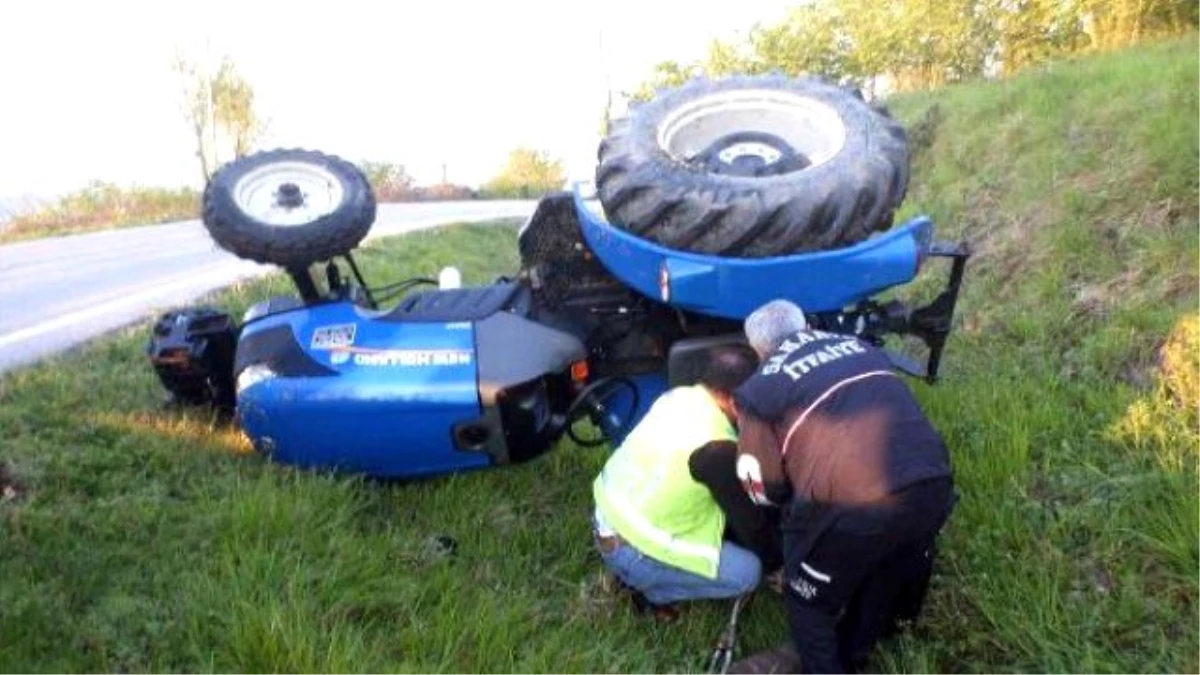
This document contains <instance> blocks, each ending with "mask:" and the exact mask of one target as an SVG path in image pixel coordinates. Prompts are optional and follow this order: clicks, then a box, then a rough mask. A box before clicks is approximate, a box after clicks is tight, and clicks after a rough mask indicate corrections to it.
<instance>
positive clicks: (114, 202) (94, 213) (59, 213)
mask: <svg viewBox="0 0 1200 675" xmlns="http://www.w3.org/2000/svg"><path fill="white" fill-rule="evenodd" d="M199 213H200V195H199V194H198V193H197V192H196V191H194V190H190V189H188V188H179V189H176V190H170V189H166V188H146V187H134V188H122V187H118V186H116V185H112V184H109V183H94V184H93V185H91V186H89V187H87V188H84V189H82V190H77V191H75V192H72V193H70V194H67V195H64V196H63V197H60V198H59V199H58V200H56V201H54V202H52V203H50V204H47V205H46V206H43V207H41V208H37V209H33V210H31V211H28V212H25V213H19V214H17V215H15V216H13V218H12V220H10V221H9V222H8V223H6V224H5V226H4V227H3V229H0V244H7V243H12V242H14V241H23V240H27V239H39V238H42V237H57V236H60V235H65V234H79V233H82V232H94V231H96V230H111V229H117V228H122V227H132V226H136V225H156V224H159V223H169V222H174V221H177V220H188V219H191V218H198V217H199Z"/></svg>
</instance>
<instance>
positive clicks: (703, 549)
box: [592, 385, 737, 579]
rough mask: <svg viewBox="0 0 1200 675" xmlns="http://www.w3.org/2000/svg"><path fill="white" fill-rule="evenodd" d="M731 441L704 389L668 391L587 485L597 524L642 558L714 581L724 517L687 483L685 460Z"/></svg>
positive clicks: (700, 488)
mask: <svg viewBox="0 0 1200 675" xmlns="http://www.w3.org/2000/svg"><path fill="white" fill-rule="evenodd" d="M736 439H737V435H736V433H735V432H734V429H733V425H731V424H730V422H729V420H728V418H726V417H725V414H724V413H722V412H721V409H720V408H719V407H717V402H716V400H714V399H713V397H712V395H711V394H709V393H708V391H707V390H706V389H705V388H704V387H702V386H700V385H695V386H691V387H676V388H675V389H672V390H670V391H668V392H667V393H665V394H663V395H662V396H661V397H659V399H658V400H657V401H655V402H654V405H653V406H651V408H650V410H649V411H648V412H647V413H646V416H645V417H644V418H642V421H641V422H640V423H638V425H637V427H635V428H634V429H633V431H632V432H630V434H629V436H627V437H626V439H625V442H624V443H622V444H621V447H619V448H617V450H616V452H614V453H613V455H612V457H610V458H609V460H608V463H607V464H605V466H604V470H603V471H601V473H600V475H599V476H598V477H597V478H596V480H595V482H594V483H593V484H592V494H593V495H594V497H595V499H596V509H597V511H599V515H600V517H601V518H602V519H603V521H604V522H605V523H606V524H607V525H608V526H609V527H611V528H612V529H613V530H615V531H616V532H617V534H619V535H620V536H621V537H622V538H623V539H625V540H626V541H628V542H629V543H630V544H632V545H633V547H634V548H636V549H638V550H639V551H641V552H642V553H644V554H645V555H648V556H650V557H651V558H654V559H655V560H658V561H660V562H663V563H666V564H668V565H672V566H674V567H678V568H680V569H684V570H687V571H689V572H692V573H695V574H699V575H701V576H703V577H706V578H709V579H715V578H716V577H717V567H718V563H719V562H720V556H721V539H722V536H723V535H724V532H725V514H724V513H723V512H722V511H721V507H720V506H718V505H717V503H716V501H715V500H714V499H713V496H712V493H711V492H709V490H708V488H707V487H706V486H704V485H703V484H701V483H699V482H697V481H696V480H695V479H694V478H692V474H691V471H690V470H689V468H688V458H689V457H690V456H691V454H692V452H693V451H694V450H696V449H698V448H700V447H701V446H703V445H705V444H706V443H711V442H713V441H721V440H730V441H732V440H736Z"/></svg>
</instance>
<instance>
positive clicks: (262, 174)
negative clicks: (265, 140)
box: [203, 150, 375, 267]
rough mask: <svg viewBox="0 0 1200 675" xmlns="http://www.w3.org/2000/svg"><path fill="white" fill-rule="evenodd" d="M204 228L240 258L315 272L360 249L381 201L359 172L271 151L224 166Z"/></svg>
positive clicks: (309, 154)
mask: <svg viewBox="0 0 1200 675" xmlns="http://www.w3.org/2000/svg"><path fill="white" fill-rule="evenodd" d="M203 213H204V226H205V227H206V228H208V232H209V234H210V235H211V236H212V238H213V241H215V242H217V244H218V245H219V246H221V248H224V249H225V250H227V251H229V252H230V253H233V254H234V255H236V256H239V257H242V258H246V259H249V260H254V261H256V262H260V263H269V264H273V265H280V266H283V267H308V266H309V265H312V264H313V263H317V262H321V261H324V260H329V259H330V258H333V257H335V256H339V255H344V254H346V253H348V252H350V251H351V250H353V249H354V247H355V246H358V243H359V242H360V241H362V239H363V237H365V236H366V235H367V232H368V231H370V229H371V224H372V223H373V222H374V221H375V196H374V194H373V193H372V192H371V187H370V185H369V184H368V183H367V179H366V177H365V176H364V175H363V173H362V171H361V170H359V168H358V167H356V166H354V165H353V164H351V163H350V162H347V161H345V160H343V159H340V158H338V157H333V156H330V155H325V154H322V153H320V152H315V151H311V150H269V151H266V152H259V153H255V154H253V155H248V156H246V157H243V158H241V159H237V160H234V161H233V162H230V163H229V164H226V165H225V166H223V167H221V169H220V170H219V171H217V172H216V173H215V174H214V175H213V177H212V179H211V180H210V181H209V183H208V185H207V186H206V187H205V189H204V208H203Z"/></svg>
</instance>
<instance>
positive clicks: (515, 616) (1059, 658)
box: [0, 37, 1200, 672]
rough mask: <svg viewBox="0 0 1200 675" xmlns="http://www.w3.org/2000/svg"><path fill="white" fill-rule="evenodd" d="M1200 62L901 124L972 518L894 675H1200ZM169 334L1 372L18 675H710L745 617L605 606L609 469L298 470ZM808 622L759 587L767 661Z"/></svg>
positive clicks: (474, 239)
mask: <svg viewBox="0 0 1200 675" xmlns="http://www.w3.org/2000/svg"><path fill="white" fill-rule="evenodd" d="M1197 70H1198V63H1197V49H1196V40H1195V38H1194V37H1192V38H1189V39H1188V40H1185V41H1179V42H1174V43H1170V44H1166V45H1162V46H1155V47H1146V48H1142V49H1139V50H1137V51H1132V52H1126V53H1121V54H1112V55H1106V56H1101V57H1096V58H1090V59H1081V60H1078V61H1077V62H1069V63H1068V62H1063V63H1058V64H1054V65H1051V66H1047V67H1045V68H1042V69H1040V70H1038V71H1037V72H1031V73H1028V74H1026V75H1022V76H1020V77H1018V78H1015V79H1013V80H1011V81H1006V82H1003V83H999V84H992V85H969V86H959V87H954V88H950V89H946V90H943V91H939V92H935V93H931V94H928V95H924V96H920V97H910V98H905V99H903V100H900V101H896V102H894V103H893V109H894V111H895V113H896V114H897V115H898V116H899V117H901V118H902V119H904V120H905V121H906V122H908V123H909V124H910V125H912V126H914V127H917V126H920V128H921V129H922V133H921V135H920V138H921V139H923V140H921V141H920V144H921V146H922V150H921V152H920V154H919V156H918V158H917V160H916V172H915V175H914V178H913V182H912V187H911V189H910V194H909V200H908V202H907V207H906V215H908V214H914V213H918V212H922V213H929V214H931V215H932V216H933V217H934V218H935V220H936V222H937V223H938V228H939V235H940V236H941V237H947V238H949V237H961V238H965V239H966V240H968V241H970V242H971V243H972V245H973V246H974V248H975V250H976V256H975V257H974V258H973V259H972V261H971V263H970V265H969V266H968V272H967V279H966V284H965V286H964V295H963V298H962V300H961V302H960V306H959V314H958V319H959V322H958V323H959V326H958V329H957V331H956V332H955V334H954V336H953V337H952V339H951V343H950V345H949V348H948V352H947V356H946V360H945V362H944V364H943V372H944V379H943V381H942V382H941V383H940V384H939V385H937V386H936V387H928V386H925V385H920V384H914V385H913V386H914V387H915V388H916V390H917V391H918V394H919V396H920V397H921V400H922V401H923V402H924V404H925V405H926V406H927V409H928V410H929V412H930V414H931V416H932V418H933V419H934V421H935V423H936V424H937V426H938V427H939V428H940V429H941V430H942V432H943V433H944V434H945V436H946V438H947V440H948V441H949V444H950V446H951V449H952V452H953V457H954V461H955V464H956V468H957V472H958V479H959V486H960V491H961V492H962V495H963V500H962V502H960V505H959V509H958V511H957V512H956V514H955V516H954V518H953V520H952V521H951V523H950V526H949V527H948V530H947V536H946V538H945V543H944V546H943V549H944V550H943V556H942V558H941V559H940V561H939V565H938V573H937V577H936V579H935V584H934V588H933V591H932V595H931V599H930V604H929V606H928V608H927V611H926V614H925V615H924V617H923V619H922V621H921V622H920V624H919V625H918V626H917V628H916V630H915V631H914V632H913V633H911V634H909V635H906V636H904V637H902V638H900V639H898V640H896V641H893V642H889V643H886V644H885V645H884V646H883V647H882V648H881V649H880V650H879V652H878V653H877V655H876V659H875V661H874V662H873V664H872V666H873V667H874V668H876V669H879V670H884V671H970V672H1045V671H1083V672H1161V671H1167V672H1197V669H1198V668H1200V656H1198V654H1200V645H1198V637H1197V629H1198V624H1197V611H1198V605H1197V596H1198V589H1197V586H1198V584H1197V571H1198V566H1200V553H1198V542H1200V532H1198V527H1200V526H1198V519H1200V514H1198V506H1197V503H1198V487H1197V447H1198V444H1200V438H1198V433H1197V425H1198V421H1197V378H1198V374H1197V371H1198V369H1200V365H1198V357H1197V351H1198V344H1197V343H1198V341H1200V336H1198V331H1200V315H1198V313H1197V302H1198V294H1197V283H1198V279H1197V272H1198V267H1200V252H1198V249H1200V237H1198V235H1197V227H1198V222H1197V165H1198V157H1197V139H1198V135H1200V134H1198V130H1197V109H1198V103H1197V75H1196V74H1197ZM935 104H936V106H937V110H938V111H940V112H939V113H931V112H929V111H930V110H931V108H932V106H934V105H935ZM937 119H940V123H939V122H935V121H934V120H937ZM922 120H923V121H922ZM513 237H514V228H513V226H511V225H510V226H493V227H483V226H456V227H451V228H445V229H444V230H442V231H439V232H427V233H419V234H413V235H409V236H406V237H404V238H401V239H395V240H388V241H385V242H382V243H379V244H377V245H374V246H372V247H371V248H370V249H368V250H367V251H365V252H364V253H363V256H362V258H360V261H361V262H363V264H364V266H365V267H367V268H368V275H369V276H370V277H371V278H373V279H376V280H378V281H383V280H385V279H392V278H398V277H401V276H413V275H420V274H429V273H432V272H435V271H436V270H437V269H438V268H439V267H440V266H441V265H443V264H449V263H455V264H460V265H461V266H462V267H463V268H464V270H465V272H466V277H467V281H468V282H485V281H488V280H490V279H492V278H493V277H494V276H496V275H498V274H504V273H511V272H512V271H514V270H515V268H516V264H517V262H516V259H515V246H514V245H513ZM935 283H936V281H935V280H930V281H929V282H927V283H922V284H917V285H915V286H916V287H915V288H914V289H912V290H913V292H914V293H920V292H925V291H929V290H932V287H933V285H934V284H935ZM263 284H265V285H267V286H269V287H270V288H264V287H263ZM286 287H287V286H286V283H285V281H284V280H283V279H280V278H274V279H271V280H268V281H266V282H262V283H260V284H256V285H253V286H248V287H242V288H237V289H233V290H231V291H230V292H228V293H225V294H222V295H220V296H219V297H217V298H216V302H217V304H219V305H221V306H223V307H226V308H229V309H232V310H234V311H240V310H241V308H244V307H245V306H246V305H247V304H248V303H249V302H251V301H252V300H254V299H258V298H261V297H263V296H264V295H266V294H268V293H269V292H283V291H285V290H286ZM147 330H148V324H142V325H139V326H137V327H134V328H132V329H130V330H128V331H125V332H124V333H123V334H121V335H118V336H114V337H113V338H112V339H107V340H104V341H101V342H98V343H95V344H94V345H92V346H90V347H87V348H85V349H83V350H81V351H79V352H77V353H75V354H72V355H70V356H67V357H64V358H61V359H58V360H56V361H52V362H49V363H46V364H44V365H40V366H37V367H34V368H30V369H26V370H23V371H19V372H17V373H13V374H10V375H7V376H4V377H3V378H2V379H0V459H7V460H8V461H10V462H11V463H12V465H13V466H14V468H15V470H16V472H17V474H18V475H19V476H20V477H21V478H22V480H23V481H24V482H25V483H26V484H27V486H28V488H29V492H28V494H27V495H25V496H24V497H23V498H20V499H17V500H9V501H5V502H0V671H6V672H8V671H55V672H62V671H147V670H153V671H222V672H226V671H235V672H237V671H288V672H309V671H327V672H330V671H336V672H383V671H420V672H444V671H451V672H472V671H522V672H578V671H591V672H617V671H619V672H655V671H663V670H669V671H695V670H699V669H703V668H704V667H705V665H706V663H705V661H706V659H707V654H708V652H709V650H710V648H711V645H712V642H713V639H714V638H715V637H716V635H717V632H718V630H719V628H720V626H721V624H722V622H723V620H724V614H725V612H726V608H725V607H724V606H723V605H719V604H716V603H708V604H698V605H695V606H692V607H690V608H689V609H688V610H687V612H686V613H685V615H684V618H683V620H682V621H681V622H678V623H676V624H672V625H666V626H662V625H656V624H651V623H647V622H645V621H644V620H641V619H638V618H636V617H634V616H632V615H631V613H630V612H629V610H628V607H627V606H626V605H625V604H623V603H621V602H620V601H619V600H618V599H617V598H616V597H614V596H612V595H611V594H609V593H607V592H605V591H604V590H603V589H602V588H601V587H600V579H601V574H600V564H599V559H598V557H597V556H596V555H595V554H594V553H593V552H592V550H591V547H590V541H589V537H588V514H589V510H590V508H591V504H590V494H589V485H590V481H591V480H592V478H593V476H594V475H595V473H596V471H597V470H598V469H599V468H600V466H601V465H602V463H603V460H604V451H603V450H582V449H578V448H574V447H571V446H570V445H569V443H566V442H564V443H563V444H561V445H560V447H558V448H557V449H556V450H555V451H554V452H552V453H551V454H549V455H548V456H546V457H544V458H542V459H539V460H537V461H536V462H534V463H532V464H528V465H525V466H520V467H513V468H507V469H503V470H495V471H485V472H479V473H474V474H465V475H459V476H454V477H449V478H444V479H438V480H433V481H428V482H421V483H414V484H408V485H381V484H375V483H369V482H363V481H360V480H356V479H353V478H346V477H333V476H325V475H317V474H311V473H300V472H296V471H293V470H290V469H288V468H285V467H281V466H277V465H271V464H268V463H266V462H265V461H264V460H262V459H261V458H260V457H258V456H257V455H255V454H253V453H251V452H249V451H248V448H247V446H246V444H245V443H244V442H243V441H242V439H241V438H240V437H239V436H238V434H237V433H236V432H235V431H232V430H229V429H224V428H221V427H219V426H217V425H215V424H214V423H213V421H212V420H211V419H210V418H209V417H207V416H206V415H204V414H202V413H184V414H180V413H168V412H164V411H162V410H160V408H159V405H160V403H161V401H162V393H161V391H160V389H159V387H158V385H157V382H156V381H155V379H154V375H153V373H152V371H151V370H150V368H149V366H148V364H147V363H146V361H145V356H144V354H143V352H142V347H143V345H144V342H145V339H146V337H147ZM439 535H449V536H451V537H454V538H455V539H456V540H457V541H458V544H459V545H458V550H457V554H456V555H452V556H451V555H446V554H444V553H443V552H441V551H440V550H439V549H438V547H437V546H434V545H433V543H432V542H433V541H434V538H435V537H437V536H439ZM784 630H785V629H784V619H783V613H782V611H781V608H780V606H779V601H778V600H777V598H775V597H774V596H772V595H770V594H765V595H764V596H763V597H760V598H758V599H757V600H756V601H755V602H754V603H753V604H752V605H751V606H750V608H749V609H748V613H747V615H746V616H745V619H744V627H743V636H742V637H743V645H744V647H745V649H746V650H747V651H752V650H757V649H760V648H764V647H768V646H773V645H774V644H777V643H778V642H779V641H780V640H781V639H782V638H783V636H784Z"/></svg>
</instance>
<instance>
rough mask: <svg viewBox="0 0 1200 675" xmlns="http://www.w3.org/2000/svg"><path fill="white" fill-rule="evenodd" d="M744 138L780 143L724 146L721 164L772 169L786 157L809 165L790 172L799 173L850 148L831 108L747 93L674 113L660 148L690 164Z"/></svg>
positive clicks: (783, 95) (662, 130)
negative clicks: (730, 141) (752, 136)
mask: <svg viewBox="0 0 1200 675" xmlns="http://www.w3.org/2000/svg"><path fill="white" fill-rule="evenodd" d="M746 133H751V134H757V135H761V136H762V137H764V138H775V139H778V141H779V143H776V142H756V141H751V142H739V143H734V144H730V145H725V146H723V147H721V150H720V153H719V157H720V160H721V161H725V162H727V163H731V164H732V163H733V162H735V161H736V160H740V159H744V158H752V159H754V160H755V161H757V162H758V163H760V164H761V165H763V166H765V167H770V166H772V165H775V164H777V163H779V162H781V161H784V160H787V159H788V155H792V156H795V155H801V156H802V158H803V160H805V161H801V162H798V163H796V167H795V168H794V169H791V170H794V171H801V170H804V169H810V168H813V167H816V166H820V165H821V164H824V163H825V162H828V161H829V160H830V159H832V158H833V157H834V156H835V155H837V154H838V152H840V151H841V149H842V146H843V145H844V144H845V142H846V125H845V124H844V123H843V122H842V119H841V117H840V116H839V115H838V113H837V111H836V110H834V109H833V108H832V107H830V106H829V105H827V104H825V103H823V102H821V101H818V100H816V99H812V98H808V97H805V96H799V95H796V94H790V93H787V92H780V91H773V90H767V89H744V90H736V91H726V92H719V93H716V94H711V95H709V96H704V97H702V98H700V99H697V100H695V101H692V102H691V103H688V104H687V105H685V106H682V107H680V108H679V109H678V110H675V111H673V112H672V113H671V114H670V115H668V116H667V117H666V119H664V120H663V121H662V123H661V124H660V125H659V128H658V146H659V147H660V148H661V149H662V150H663V151H665V152H666V153H667V154H669V155H670V156H671V157H672V158H674V159H676V160H678V161H681V162H685V163H689V164H690V163H695V162H696V160H697V159H698V158H700V157H701V156H702V155H703V154H705V153H706V151H708V150H709V149H710V148H712V147H714V146H717V145H719V144H720V143H721V141H722V139H725V138H727V137H732V136H735V135H738V134H746ZM781 144H782V145H783V148H790V149H791V152H790V153H789V152H787V151H786V149H783V148H781ZM791 170H785V171H781V172H770V173H790V172H791Z"/></svg>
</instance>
